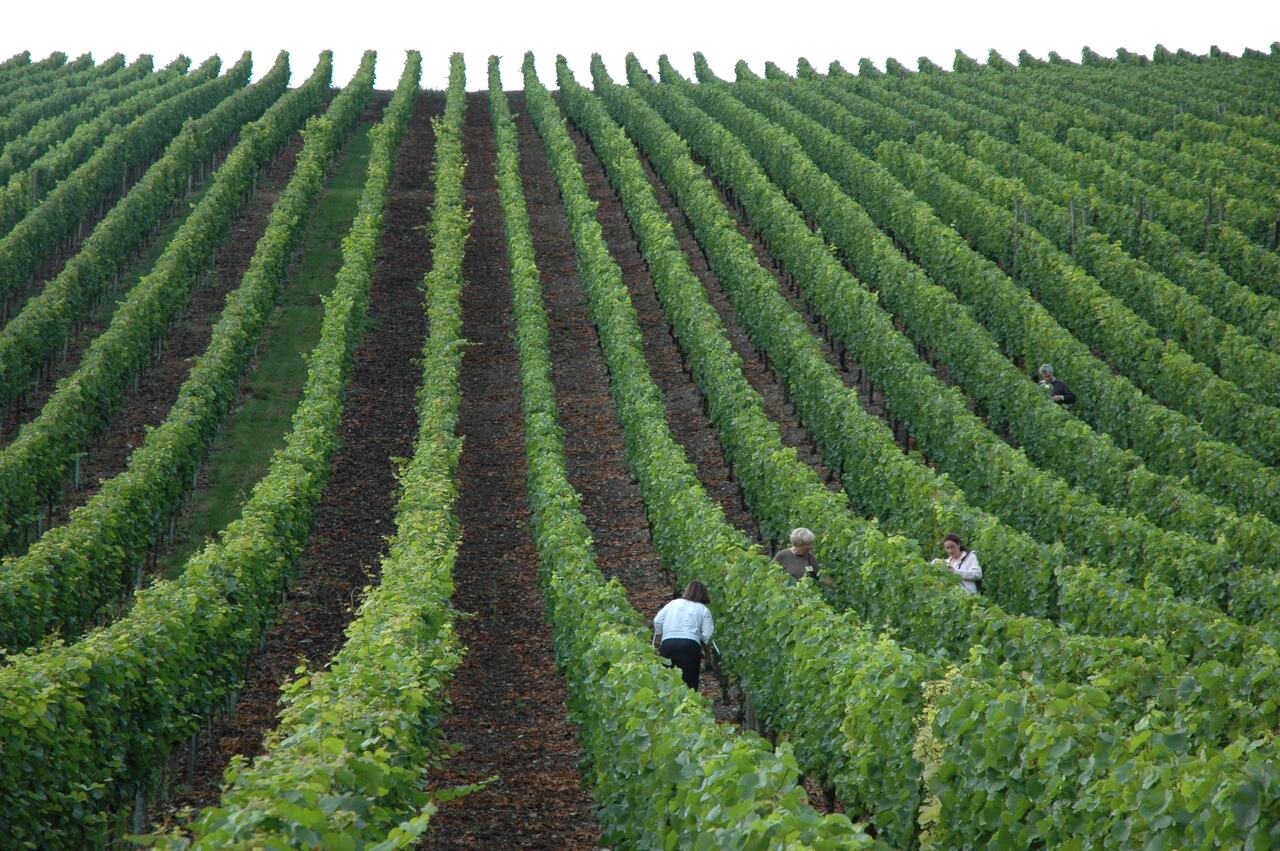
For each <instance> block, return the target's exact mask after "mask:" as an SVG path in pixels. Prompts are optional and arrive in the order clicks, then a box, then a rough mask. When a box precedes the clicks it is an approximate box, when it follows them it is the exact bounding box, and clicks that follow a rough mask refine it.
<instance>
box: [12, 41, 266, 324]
mask: <svg viewBox="0 0 1280 851" xmlns="http://www.w3.org/2000/svg"><path fill="white" fill-rule="evenodd" d="M251 68H252V63H251V60H250V58H249V55H248V54H245V56H244V57H243V58H242V59H241V61H240V62H239V63H237V64H236V66H235V67H234V68H232V69H231V70H230V71H228V72H227V73H226V74H224V75H223V76H222V77H220V78H218V79H216V80H210V81H209V82H207V83H204V84H202V85H200V86H199V87H197V88H195V89H191V90H189V91H186V92H183V93H182V94H181V95H179V96H178V97H176V98H174V99H173V100H171V101H166V102H165V103H163V104H160V105H159V106H157V107H154V108H152V109H151V110H150V111H149V112H147V113H146V114H144V115H142V116H140V117H139V118H138V119H136V120H135V121H134V122H133V123H131V124H130V125H129V126H127V127H124V128H122V129H120V130H119V131H117V132H115V133H113V134H111V135H110V136H108V137H107V140H106V142H105V144H103V145H102V146H100V147H98V148H97V150H96V152H95V153H94V154H93V155H92V156H91V157H90V158H89V159H88V160H87V161H86V162H85V163H84V164H83V165H81V166H79V167H78V168H76V170H75V171H73V172H72V173H71V174H70V175H68V176H67V177H66V179H64V180H62V181H60V182H59V183H58V184H57V186H56V187H54V188H53V190H52V191H51V192H50V193H49V194H48V196H46V197H45V198H44V200H43V201H41V202H40V203H39V204H38V205H36V206H35V207H34V208H26V207H23V206H21V199H17V200H18V201H19V206H18V207H17V208H16V209H15V208H14V207H13V206H10V207H7V208H6V210H5V213H6V215H8V216H10V217H11V218H12V217H15V216H18V215H19V214H21V215H22V218H21V219H19V220H17V221H16V223H15V222H14V221H3V222H0V230H4V231H5V234H4V237H3V238H0V299H10V298H12V297H14V296H15V295H16V294H17V293H19V292H20V291H21V289H22V288H23V287H24V286H26V284H27V283H28V282H29V281H30V280H31V278H32V277H33V276H34V275H35V273H36V269H37V266H38V264H39V263H40V262H41V261H42V260H45V259H46V258H48V256H49V255H50V254H51V253H52V252H53V251H54V249H56V248H57V247H58V246H59V245H61V244H63V242H64V241H65V240H66V239H67V238H68V237H69V236H71V235H72V234H73V233H74V232H75V230H76V228H77V227H78V226H79V225H80V223H81V222H82V221H83V219H84V217H85V215H87V214H88V213H89V211H90V210H92V209H93V208H94V207H95V206H96V205H97V204H98V203H99V202H100V201H101V200H102V199H103V198H105V197H106V196H107V194H108V193H109V192H110V191H111V190H112V189H114V188H115V187H117V186H120V185H121V184H122V181H123V180H124V178H125V177H126V173H127V170H128V169H130V168H136V167H138V166H139V165H141V164H142V163H143V162H145V161H147V160H148V159H149V158H151V157H152V156H154V155H155V154H157V153H158V152H159V151H160V150H161V149H162V148H163V147H164V145H165V144H167V143H168V142H169V141H170V140H171V139H172V138H173V137H174V136H175V135H176V134H177V133H178V131H179V130H181V128H182V125H183V123H184V122H185V121H186V120H187V119H188V118H191V117H193V116H196V115H201V114H203V113H205V112H207V111H208V110H210V109H212V108H213V107H214V106H215V105H216V104H218V103H220V102H222V101H223V100H224V99H226V98H227V97H229V96H230V95H231V94H232V93H234V92H236V91H237V90H239V89H241V88H243V87H244V85H245V84H246V83H247V82H248V81H249V72H250V70H251ZM27 201H28V202H29V201H30V199H27ZM10 225H12V228H10V227H9V226H10Z"/></svg>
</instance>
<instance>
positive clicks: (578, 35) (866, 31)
mask: <svg viewBox="0 0 1280 851" xmlns="http://www.w3.org/2000/svg"><path fill="white" fill-rule="evenodd" d="M4 5H5V8H4V14H3V25H2V26H0V59H4V58H7V57H9V56H12V55H13V54H15V53H18V52H20V51H22V50H30V51H31V53H32V57H33V58H36V59H38V58H42V57H44V56H47V55H48V54H49V53H50V52H52V51H54V50H62V51H64V52H65V53H67V54H68V55H69V56H72V57H74V56H76V55H79V54H80V53H83V52H84V51H92V52H93V55H94V58H95V59H97V60H99V61H101V60H102V59H105V58H106V57H107V56H110V55H111V54H112V53H116V52H121V53H124V54H125V55H126V56H127V57H128V58H129V59H130V60H132V59H133V58H134V57H135V56H136V55H137V54H139V53H152V54H154V55H155V57H156V64H157V67H159V66H161V65H163V64H165V63H167V62H168V61H169V60H171V59H172V58H173V57H174V56H176V55H177V54H178V53H180V52H181V53H186V54H187V55H188V56H190V57H192V59H193V60H196V61H200V60H203V59H204V58H206V57H207V56H209V55H210V54H213V53H217V54H219V55H220V56H222V58H223V61H224V67H225V66H226V65H227V64H229V63H230V62H232V61H234V59H235V58H236V57H237V56H239V54H240V52H241V51H243V50H252V51H253V54H254V59H255V74H258V73H261V72H263V71H265V70H266V69H267V68H268V67H270V64H271V60H272V58H273V57H274V56H275V54H276V52H277V51H278V50H280V49H286V50H288V51H289V52H290V55H291V58H292V62H293V71H294V73H295V75H297V74H302V75H304V76H305V74H306V73H308V72H309V71H310V70H311V68H312V67H313V66H314V64H315V59H316V54H317V53H318V52H319V51H320V50H322V49H324V48H330V49H332V50H333V51H334V59H335V69H334V80H335V82H338V83H345V82H346V81H347V80H348V79H349V78H350V76H351V74H352V73H353V72H354V70H355V67H356V63H357V62H358V60H359V57H360V54H361V52H362V51H363V50H365V49H370V48H372V49H375V50H377V51H378V54H379V63H378V65H379V74H378V81H377V85H378V87H379V88H391V87H392V86H394V84H395V80H396V78H397V77H398V76H399V73H400V70H401V68H402V66H403V55H404V51H405V50H406V49H409V48H415V49H417V50H420V51H422V54H423V71H424V73H423V83H424V85H427V86H431V87H436V88H440V87H443V85H444V82H445V79H446V76H447V72H448V59H447V57H448V54H449V53H450V52H452V51H458V50H461V51H462V52H463V53H464V54H465V55H466V59H467V71H468V74H467V87H468V88H469V89H479V88H483V87H484V86H485V63H486V61H487V57H488V56H489V54H491V53H497V54H499V55H501V56H503V66H502V67H503V82H504V84H505V85H506V87H507V88H508V89H512V88H519V87H520V74H519V66H520V61H521V57H522V56H523V54H524V52H525V51H526V50H533V51H534V53H535V55H536V56H537V57H538V72H539V75H540V77H541V78H542V80H543V82H544V83H547V84H548V85H554V79H555V69H554V63H555V55H556V54H557V53H563V54H564V55H565V56H566V57H568V59H569V61H570V65H571V67H572V68H573V69H574V72H575V74H576V75H577V77H578V79H579V81H581V82H587V81H588V80H589V73H590V72H589V68H588V61H589V58H590V55H591V53H592V52H593V51H594V52H599V53H600V54H602V55H603V57H604V59H605V63H606V64H607V65H608V67H609V69H610V72H611V73H612V74H613V76H614V78H615V79H621V78H622V77H623V74H624V72H623V57H624V56H625V55H626V53H627V51H629V50H630V51H634V52H635V53H636V55H637V56H638V57H639V58H640V60H641V61H642V62H643V63H644V64H645V65H646V67H648V68H650V70H652V71H656V68H657V57H658V55H659V54H660V53H664V52H665V53H667V54H669V55H670V56H671V59H672V62H673V63H674V64H675V65H676V67H678V68H680V69H681V70H683V71H685V72H686V73H691V72H692V66H693V60H692V53H693V51H695V50H701V51H702V52H703V53H704V54H706V56H707V59H708V61H709V62H710V63H711V66H712V67H713V68H714V69H715V70H716V71H717V72H718V73H719V74H720V75H721V76H726V77H731V76H732V75H733V64H734V62H736V61H737V60H738V59H745V60H747V62H748V63H749V64H750V65H751V67H753V68H754V69H756V70H757V71H758V72H761V71H763V68H764V62H765V60H766V59H768V60H772V61H774V62H777V63H778V64H779V65H780V66H782V67H783V68H786V69H787V70H794V67H795V60H796V58H797V57H799V56H804V57H806V58H808V59H809V60H810V61H811V62H812V63H813V64H814V65H815V66H816V67H818V68H820V69H822V68H825V67H826V65H827V63H829V62H830V61H831V60H832V59H839V60H841V62H842V63H843V64H844V65H845V67H847V68H850V69H852V68H855V67H856V65H857V61H858V59H859V58H860V57H863V56H866V57H868V58H870V59H872V60H873V61H874V62H875V63H876V64H877V65H879V66H881V67H883V65H884V60H885V59H886V58H887V57H889V56H893V57H895V58H897V59H898V60H899V61H901V62H903V64H905V65H907V66H908V67H911V68H914V67H915V64H916V58H917V57H919V56H922V55H923V56H928V57H929V58H930V59H932V60H934V61H935V62H937V63H938V64H939V65H942V66H943V67H945V68H950V67H951V62H952V58H953V56H954V51H955V50H956V48H959V49H961V50H963V51H964V52H965V53H967V54H968V55H970V56H972V57H974V58H976V59H979V60H980V61H981V60H985V59H986V56H987V50H988V49H989V48H992V47H994V48H995V49H996V50H998V51H1000V53H1001V54H1002V55H1003V56H1004V57H1005V58H1007V59H1009V60H1016V57H1017V54H1018V51H1019V50H1020V49H1024V48H1025V49H1026V50H1028V51H1030V52H1031V53H1032V54H1034V55H1036V56H1040V57H1044V56H1046V55H1047V54H1048V52H1049V51H1050V50H1056V51H1057V52H1058V53H1060V54H1062V55H1063V56H1065V57H1067V58H1069V59H1073V60H1077V61H1078V60H1079V58H1080V48H1081V47H1082V46H1084V45H1088V46H1089V47H1091V48H1093V49H1094V50H1096V51H1097V52H1099V53H1101V54H1103V55H1112V54H1114V52H1115V50H1116V48H1117V47H1125V48H1127V49H1129V50H1133V51H1135V52H1139V53H1144V54H1147V55H1150V53H1151V50H1152V48H1153V47H1154V46H1155V45H1156V44H1157V43H1162V44H1164V45H1165V46H1166V47H1168V48H1169V49H1170V50H1176V49H1178V48H1180V47H1184V48H1187V49H1188V50H1192V51H1194V52H1196V53H1204V52H1206V51H1207V50H1208V48H1209V45H1211V44H1217V45H1218V46H1219V47H1221V48H1222V49H1223V50H1226V51H1228V52H1230V53H1234V54H1239V53H1240V52H1241V51H1242V50H1243V49H1244V48H1245V47H1253V48H1256V49H1259V50H1264V51H1265V50H1266V49H1267V48H1268V46H1269V45H1270V43H1271V42H1272V41H1273V40H1277V39H1280V4H1276V3H1273V2H1267V0H1254V1H1253V2H1243V0H1216V2H1204V0H1200V1H1199V2H1194V3H1193V2H1184V0H1169V2H1164V3H1154V2H1152V3H1135V2H1132V0H1130V2H1124V0H1119V1H1117V0H1107V2H1104V0H1066V2H1056V3H1044V2H1025V0H1024V2H1019V3H1014V2H1007V0H951V2H945V0H916V2H894V0H871V2H868V3H865V4H863V5H862V7H861V8H859V6H857V5H855V4H852V3H829V2H809V3H800V2H795V0H771V2H763V3H757V2H748V0H740V1H739V2H725V0H715V1H714V2H705V0H704V2H696V0H693V1H692V2H691V0H682V2H673V0H642V2H635V3H625V4H624V3H608V2H599V0H597V2H586V0H558V2H513V0H491V2H476V0H434V2H432V0H412V2H409V3H407V4H399V3H397V4H392V3H385V2H383V3H379V2H376V0H364V2H359V0H348V2H332V0H317V2H311V3H305V4H304V3H297V2H272V0H255V2H248V0H216V2H209V3H186V4H181V5H180V4H176V3H173V2H165V3H161V2H157V0H118V2H103V0H93V2H86V0H61V2H58V0H54V1H53V2H49V0H45V2H37V3H31V2H23V3H12V4H10V3H6V4H4Z"/></svg>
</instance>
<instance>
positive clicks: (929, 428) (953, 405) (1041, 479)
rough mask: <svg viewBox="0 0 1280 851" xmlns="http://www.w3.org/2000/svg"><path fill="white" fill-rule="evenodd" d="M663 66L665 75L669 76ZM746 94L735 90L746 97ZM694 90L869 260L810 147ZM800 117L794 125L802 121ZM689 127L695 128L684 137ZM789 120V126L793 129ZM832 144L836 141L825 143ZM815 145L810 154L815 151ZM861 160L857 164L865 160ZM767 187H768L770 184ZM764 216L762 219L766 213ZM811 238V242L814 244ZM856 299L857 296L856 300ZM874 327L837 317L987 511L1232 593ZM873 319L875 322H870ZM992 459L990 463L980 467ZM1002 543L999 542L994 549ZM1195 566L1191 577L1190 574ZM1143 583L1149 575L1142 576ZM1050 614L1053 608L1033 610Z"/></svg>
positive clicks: (1217, 593) (881, 322)
mask: <svg viewBox="0 0 1280 851" xmlns="http://www.w3.org/2000/svg"><path fill="white" fill-rule="evenodd" d="M669 68H670V66H669V65H664V69H663V70H664V74H669ZM738 90H739V89H734V91H738ZM689 91H690V92H691V93H692V94H693V95H694V97H695V99H696V100H697V101H698V102H699V103H700V104H701V105H702V106H703V107H704V108H705V109H707V110H708V111H709V113H710V114H711V115H712V116H713V117H716V118H719V119H720V120H721V121H724V122H726V123H727V124H728V126H729V127H730V129H732V130H735V131H736V132H737V134H738V136H739V138H740V139H742V141H743V142H744V143H745V144H746V146H747V147H748V148H749V149H750V150H751V151H752V153H753V154H754V155H755V156H756V157H757V158H759V160H760V161H761V162H762V164H763V166H764V168H765V170H766V172H768V173H769V174H770V175H771V176H773V178H774V179H775V180H777V181H778V182H779V184H780V185H781V186H782V187H783V188H784V189H785V190H787V191H788V192H790V194H791V195H792V197H794V198H796V199H797V200H798V201H799V202H800V203H801V205H802V206H803V207H804V209H805V210H806V211H808V212H809V214H810V215H812V216H814V218H815V220H816V221H817V222H818V224H819V226H820V227H822V228H823V232H824V233H825V234H827V235H828V237H829V238H830V239H832V240H834V242H835V243H836V245H837V246H838V247H839V248H840V249H841V250H842V251H843V252H844V253H845V254H846V256H848V257H854V256H856V252H857V251H858V250H859V246H862V247H863V249H862V250H866V247H867V243H866V240H865V238H861V239H860V238H859V237H860V234H859V235H855V233H854V225H855V224H858V225H861V227H860V228H859V230H861V231H862V232H863V233H870V232H873V231H874V228H873V226H872V225H871V222H870V220H869V219H868V218H867V217H866V214H865V213H864V212H862V211H861V210H860V209H859V208H857V207H856V205H854V204H853V203H852V202H851V201H850V200H849V199H848V197H847V196H846V195H844V193H843V192H842V191H841V188H840V186H839V185H838V184H837V183H836V182H835V181H834V180H832V179H831V178H830V177H827V176H826V175H824V174H823V173H822V172H821V171H820V170H819V169H818V168H817V166H815V165H814V163H813V162H812V161H811V160H809V159H808V158H807V156H806V155H805V154H804V150H803V148H802V147H801V145H800V143H799V142H798V141H797V140H796V139H795V137H793V136H789V135H786V134H784V132H783V131H782V130H781V129H779V128H778V127H777V126H776V125H771V124H770V123H769V122H768V121H767V120H766V119H765V118H764V117H762V116H761V115H760V114H759V113H753V112H752V111H750V110H748V109H746V108H745V107H744V106H742V105H741V104H738V105H737V106H735V103H736V101H734V100H732V99H730V98H729V97H728V96H727V93H726V91H725V90H720V91H709V90H707V89H706V87H705V86H703V87H698V88H697V89H696V90H694V89H692V87H690V89H689ZM770 100H772V99H770V98H768V96H765V98H764V102H763V103H762V102H761V100H760V99H757V98H753V99H752V103H753V104H756V105H760V106H763V107H764V108H766V109H768V110H769V111H770V113H771V114H772V115H774V116H776V115H778V114H779V113H784V112H785V108H784V106H783V105H781V103H780V102H776V103H772V104H771V103H769V101H770ZM792 118H794V116H792ZM689 123H691V121H690V120H689V119H687V118H686V120H685V124H684V125H683V126H682V129H684V130H685V132H686V134H687V135H688V134H690V131H689V130H688V129H687V126H688V124H689ZM794 124H795V122H794V121H789V122H788V124H787V126H794ZM827 144H828V145H830V141H829V140H827ZM725 147H726V145H725V143H724V142H721V143H719V144H718V145H716V146H714V147H713V146H711V145H705V146H703V148H702V150H703V151H704V153H705V154H706V155H707V156H709V157H710V158H711V159H713V160H715V159H716V156H717V154H720V155H723V151H724V149H725ZM816 147H817V146H816V145H815V146H813V147H811V150H813V149H815V148H816ZM826 150H827V151H828V152H829V156H827V158H826V161H825V162H824V165H826V166H827V167H828V168H830V167H832V166H833V165H835V166H837V167H838V166H839V165H840V161H846V162H847V161H848V160H847V159H846V158H847V157H848V156H849V154H850V153H853V152H852V151H851V149H850V150H849V151H843V150H840V149H839V148H838V147H828V148H827V149H826ZM855 155H856V154H855ZM762 185H763V184H762ZM770 208H772V209H773V210H783V209H785V207H782V206H780V205H779V203H778V202H777V201H774V202H773V203H772V205H768V204H765V203H764V202H760V204H759V205H758V206H757V208H756V209H757V210H758V211H762V212H763V211H764V210H767V209H770ZM758 215H759V213H758ZM791 219H792V224H791V229H792V233H804V235H806V236H807V235H808V234H807V229H802V228H801V226H800V223H799V220H798V218H797V217H795V214H794V213H793V214H792V216H791ZM810 238H811V239H812V237H810ZM774 241H775V242H777V245H776V246H775V247H774V249H773V250H774V251H775V252H777V251H779V250H781V251H782V252H784V256H783V257H781V258H780V259H784V260H785V259H786V258H785V252H786V251H788V249H790V248H791V247H792V246H793V245H794V244H795V243H794V242H793V241H791V240H774ZM877 242H878V243H879V247H880V249H881V251H882V252H884V253H887V252H888V251H890V250H892V249H891V246H889V245H888V243H887V241H886V240H884V239H883V237H880V238H878V239H877ZM826 265H827V266H828V267H829V269H830V270H831V271H828V272H827V274H826V276H825V277H826V279H827V280H829V279H830V275H831V274H838V273H839V271H840V270H839V266H838V264H836V263H835V262H834V261H833V260H831V259H830V258H828V259H827V261H826ZM866 266H873V267H878V268H883V263H879V264H875V263H872V264H868V263H859V268H863V267H866ZM828 287H829V289H828V296H827V299H826V300H825V301H826V303H827V304H828V305H829V304H831V301H832V299H833V294H834V292H836V291H849V292H859V291H861V288H860V287H859V286H858V284H857V283H856V282H854V281H852V280H850V281H849V282H848V283H847V284H846V285H844V286H838V287H837V286H834V285H830V284H829V285H828ZM846 298H847V296H846ZM863 302H864V305H865V307H864V311H863V313H864V317H862V318H861V321H855V320H854V319H853V317H852V315H851V314H850V313H849V312H848V311H849V310H850V307H851V305H845V306H844V307H843V309H844V311H846V312H845V313H844V315H843V316H838V315H835V316H832V315H829V316H828V317H827V318H828V320H829V321H830V323H831V324H832V325H833V326H834V327H835V329H836V331H835V333H836V335H837V336H838V337H839V338H840V339H842V340H843V341H845V342H846V345H848V346H849V347H850V348H851V350H853V351H854V352H855V353H856V357H857V359H858V361H859V363H861V364H863V366H864V367H865V368H866V369H868V370H869V372H870V373H871V375H872V376H873V378H875V379H876V380H878V382H879V383H880V385H881V387H882V388H883V390H884V392H885V393H886V395H887V400H888V404H889V407H890V409H891V410H894V411H895V412H896V415H897V416H899V417H901V418H902V419H904V420H905V421H906V422H907V423H909V425H910V428H911V430H912V433H913V435H914V436H915V437H916V438H917V439H918V440H920V441H921V443H922V445H923V447H924V449H925V451H926V453H927V454H928V455H929V457H930V458H932V459H933V460H934V461H935V462H936V463H938V464H939V465H941V466H942V468H943V469H945V470H947V472H948V474H949V475H950V476H951V477H952V478H953V479H954V480H956V481H957V482H959V483H960V484H961V486H962V487H964V488H966V492H968V493H969V494H971V495H975V498H976V499H979V500H981V501H983V502H985V503H986V504H987V505H989V506H990V510H993V511H995V513H997V514H998V515H999V516H1001V517H1005V518H1007V519H1008V520H1009V522H1011V523H1013V524H1014V525H1015V526H1018V527H1020V528H1024V529H1027V530H1028V531H1030V532H1031V533H1032V534H1035V535H1036V536H1037V537H1039V538H1040V539H1042V540H1044V541H1047V542H1049V543H1052V542H1054V541H1066V542H1069V545H1070V548H1071V549H1072V551H1074V552H1076V553H1078V554H1079V555H1082V556H1088V557H1091V558H1094V559H1097V560H1099V561H1100V562H1102V563H1105V564H1108V565H1111V566H1113V567H1115V568H1116V569H1118V570H1120V571H1124V572H1129V571H1149V572H1150V573H1152V574H1154V575H1157V576H1160V577H1161V578H1162V579H1163V580H1164V581H1168V582H1172V583H1174V584H1175V585H1176V587H1179V588H1184V589H1186V591H1187V592H1188V593H1191V594H1193V595H1194V596H1209V597H1211V598H1213V599H1218V600H1221V599H1223V596H1224V595H1223V589H1222V587H1221V586H1222V584H1223V583H1225V581H1226V573H1227V565H1228V559H1227V558H1226V557H1225V554H1224V553H1221V552H1217V551H1215V550H1214V549H1212V548H1210V547H1207V546H1205V545H1200V544H1198V543H1197V542H1195V541H1193V540H1191V539H1190V538H1188V537H1186V536H1183V535H1178V534H1174V533H1167V532H1166V533H1161V532H1159V531H1158V530H1156V529H1155V527H1154V526H1151V525H1150V524H1148V523H1145V522H1143V521H1141V520H1138V519H1136V518H1129V517H1126V516H1125V515H1123V514H1121V513H1120V512H1117V511H1115V510H1114V509H1108V508H1106V507H1104V506H1102V505H1100V504H1098V503H1097V502H1096V501H1095V500H1093V498H1092V497H1089V496H1088V495H1086V494H1084V493H1081V492H1079V491H1073V490H1070V489H1069V488H1068V487H1067V486H1066V485H1065V483H1063V482H1062V481H1061V480H1058V479H1056V478H1055V477H1052V476H1049V475H1046V474H1044V473H1043V472H1042V471H1040V470H1038V469H1037V468H1035V467H1034V466H1033V465H1031V464H1030V463H1029V462H1028V461H1027V459H1026V458H1025V456H1022V455H1021V454H1019V453H1017V452H1015V451H1014V450H1012V449H1010V447H1008V445H1006V444H1005V443H1004V442H1003V441H1001V440H1000V439H999V438H998V437H996V436H995V435H994V434H992V433H991V432H990V431H989V430H988V429H987V428H986V427H985V426H984V425H983V424H982V423H981V421H979V420H978V419H977V417H976V416H975V415H973V414H972V413H970V412H969V411H968V410H967V409H966V408H965V406H964V403H963V398H962V397H961V396H959V394H956V393H954V391H951V392H948V391H947V389H946V388H945V387H944V386H943V385H942V384H941V382H940V381H939V380H938V379H937V377H936V376H935V375H934V374H933V372H932V370H931V369H929V367H928V366H927V365H925V364H924V363H922V362H921V361H920V360H919V359H918V358H917V357H916V353H915V351H914V349H913V347H912V346H911V344H910V343H909V342H908V341H907V340H906V339H905V337H903V336H902V335H901V334H899V333H897V332H896V330H895V329H894V328H893V327H892V323H891V321H890V319H889V317H888V316H887V315H885V314H883V313H880V312H879V311H878V310H875V309H867V308H873V307H874V297H871V296H869V295H868V296H864V299H863ZM866 316H874V317H875V321H874V324H869V323H868V321H867V319H866V318H865V317H866ZM1014 380H1016V381H1018V382H1019V383H1020V384H1021V385H1022V386H1023V387H1024V388H1025V390H1024V393H1025V395H1028V396H1030V395H1034V394H1035V393H1037V392H1038V391H1037V390H1036V388H1034V387H1033V386H1032V385H1031V384H1030V383H1029V382H1027V381H1025V379H1022V378H1021V377H1018V378H1017V379H1014ZM974 458H982V459H983V461H982V463H981V464H975V463H973V459H974ZM993 543H994V542H993ZM1193 564H1194V565H1196V567H1195V568H1194V569H1193V568H1191V565H1193ZM1139 575H1140V574H1139ZM1033 611H1038V612H1039V613H1041V614H1045V613H1048V610H1046V609H1043V608H1041V609H1039V610H1034V609H1033Z"/></svg>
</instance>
